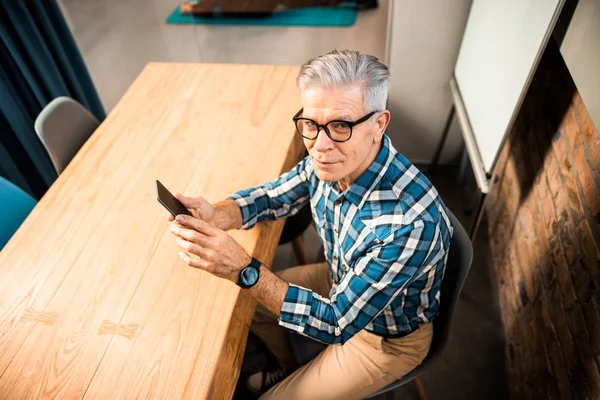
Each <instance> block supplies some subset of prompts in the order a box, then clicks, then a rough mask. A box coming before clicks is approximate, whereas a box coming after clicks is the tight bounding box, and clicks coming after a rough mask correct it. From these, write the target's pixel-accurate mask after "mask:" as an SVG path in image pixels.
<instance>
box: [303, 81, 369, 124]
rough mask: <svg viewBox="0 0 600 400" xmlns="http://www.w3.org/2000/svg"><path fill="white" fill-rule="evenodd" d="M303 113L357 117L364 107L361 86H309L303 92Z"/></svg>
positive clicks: (307, 114) (309, 116)
mask: <svg viewBox="0 0 600 400" xmlns="http://www.w3.org/2000/svg"><path fill="white" fill-rule="evenodd" d="M301 97H302V106H303V108H304V112H303V115H304V116H305V117H306V118H311V117H333V118H340V119H344V118H343V117H355V115H356V114H359V113H360V112H362V109H363V108H364V97H363V94H362V90H361V89H360V87H342V88H321V87H317V88H308V89H305V90H304V91H303V92H302V93H301Z"/></svg>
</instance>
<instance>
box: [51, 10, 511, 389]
mask: <svg viewBox="0 0 600 400" xmlns="http://www.w3.org/2000/svg"><path fill="white" fill-rule="evenodd" d="M178 2H179V0H103V1H97V0H59V3H60V5H61V8H62V9H63V12H64V13H65V16H66V18H67V22H68V23H69V25H70V26H71V29H72V30H73V33H74V36H75V40H76V41H77V44H78V45H79V47H80V50H81V52H82V54H83V56H84V59H85V61H86V63H87V66H88V68H89V70H90V73H91V75H92V78H93V80H94V82H95V84H96V87H97V89H98V92H99V94H100V98H101V100H102V102H103V104H104V106H105V109H106V110H107V112H108V111H110V110H111V109H112V107H113V106H114V105H115V103H116V102H117V101H118V99H119V98H121V96H122V95H123V93H124V92H125V90H126V89H127V88H128V87H129V85H130V84H131V83H132V82H133V80H134V79H135V78H136V76H137V75H138V74H139V72H140V71H141V69H142V68H143V67H144V65H145V64H146V63H148V62H150V61H176V62H211V63H259V64H287V65H300V64H301V63H303V62H304V61H306V60H308V59H309V58H311V57H313V56H315V55H319V54H323V53H325V52H327V51H329V50H331V49H334V48H351V49H358V50H361V51H363V52H366V53H370V54H373V55H375V56H377V57H379V58H380V59H382V60H383V59H384V57H385V37H386V26H387V8H388V0H383V1H382V0H380V7H379V9H377V10H371V11H365V12H361V13H360V14H359V16H358V19H357V22H356V24H355V25H354V26H352V27H349V28H301V27H289V28H288V27H240V26H236V27H229V26H201V25H182V26H174V25H166V24H165V23H164V20H165V18H166V17H167V16H168V15H169V14H170V12H171V11H172V10H173V9H174V8H175V6H176V5H177V3H178ZM432 181H433V182H434V184H435V186H436V187H437V188H438V190H439V191H440V193H441V194H442V197H443V198H444V199H445V201H446V203H447V204H448V206H449V207H450V209H452V210H453V211H454V213H455V214H456V215H457V216H458V217H459V218H460V219H461V220H462V221H463V224H464V225H465V226H470V219H469V217H466V216H465V215H464V214H463V212H462V210H463V207H464V204H465V197H464V195H463V194H462V192H461V191H460V190H457V184H456V171H455V170H454V169H451V168H444V169H441V170H440V172H439V173H438V174H436V175H435V176H433V177H432ZM479 231H480V234H479V236H478V239H477V240H476V241H475V243H474V247H475V260H474V263H473V267H472V270H471V273H470V275H469V277H468V279H467V282H466V285H465V288H464V290H463V294H462V296H461V298H460V300H459V304H458V307H457V311H456V315H455V318H454V325H453V329H452V334H451V336H450V341H449V343H448V346H447V349H446V351H445V353H444V355H443V357H442V359H441V360H440V361H439V362H438V363H437V364H436V365H434V366H433V367H432V368H431V370H429V371H427V372H426V373H425V375H424V376H423V377H422V380H423V383H424V386H425V389H426V391H427V394H428V397H429V399H432V400H436V399H449V400H453V399H504V398H507V396H508V394H507V393H508V391H507V382H506V375H505V372H504V371H505V365H504V337H503V328H502V322H501V319H500V314H499V309H498V303H497V298H496V294H495V293H496V291H495V287H494V280H493V278H492V274H491V267H490V264H489V262H488V259H489V257H488V256H487V251H488V247H487V246H488V245H487V243H488V241H487V237H486V235H485V232H486V231H487V230H486V228H485V226H482V227H481V229H480V230H479ZM304 240H305V243H306V247H307V250H308V253H309V258H310V259H311V260H316V259H317V258H318V257H319V251H320V243H319V239H318V237H317V236H316V232H315V231H314V230H312V228H309V230H307V232H306V233H305V234H304ZM295 263H296V261H295V257H294V255H293V251H292V249H291V245H289V244H288V245H284V246H281V247H280V248H279V250H278V252H277V254H276V257H275V261H274V263H273V265H274V267H275V269H278V268H286V267H289V266H293V265H294V264H295ZM379 399H380V400H383V399H388V400H389V399H417V395H416V391H415V389H414V387H413V386H411V385H409V386H407V387H403V388H400V389H398V390H396V391H394V392H393V393H391V394H386V395H382V396H379Z"/></svg>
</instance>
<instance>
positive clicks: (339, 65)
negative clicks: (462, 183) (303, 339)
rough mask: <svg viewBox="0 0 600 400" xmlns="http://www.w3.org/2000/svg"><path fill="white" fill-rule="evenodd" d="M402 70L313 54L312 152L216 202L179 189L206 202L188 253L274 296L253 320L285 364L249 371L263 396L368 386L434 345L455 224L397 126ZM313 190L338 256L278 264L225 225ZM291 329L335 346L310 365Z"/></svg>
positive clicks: (258, 217) (250, 220)
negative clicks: (394, 101) (394, 81)
mask: <svg viewBox="0 0 600 400" xmlns="http://www.w3.org/2000/svg"><path fill="white" fill-rule="evenodd" d="M389 75H390V74H389V71H388V68H387V67H386V66H385V65H383V64H382V63H380V62H379V61H378V60H377V58H375V57H373V56H368V55H364V54H360V53H358V52H355V51H333V52H331V53H329V54H326V55H323V56H320V57H316V58H314V59H312V60H310V61H308V62H307V63H306V64H304V65H303V66H302V68H301V70H300V74H299V75H298V79H297V85H298V89H299V91H300V96H301V99H302V106H303V108H302V109H301V110H300V111H298V113H297V114H296V115H295V116H294V117H293V121H294V124H295V125H296V130H297V131H298V133H299V134H300V135H302V137H303V138H304V144H305V146H306V149H307V150H308V153H309V156H308V157H306V158H305V159H304V160H302V161H301V162H300V163H299V164H298V165H296V167H295V168H294V169H292V170H291V171H289V172H287V173H285V174H283V175H282V176H280V177H279V178H278V179H276V180H274V181H272V182H268V183H265V184H264V185H261V186H257V187H253V188H250V189H246V190H242V191H240V192H238V193H235V194H233V195H232V196H230V197H229V198H228V199H227V200H225V201H222V202H219V203H217V204H215V205H210V204H209V203H208V202H206V201H205V200H204V199H202V198H188V197H184V196H181V195H177V198H178V199H179V200H180V201H181V202H182V203H183V204H184V205H185V206H186V207H188V208H189V209H190V210H191V211H192V214H193V215H194V217H188V216H183V215H180V216H178V217H177V219H176V221H173V222H172V226H171V229H172V232H173V234H175V235H176V236H177V242H178V243H179V245H180V246H181V247H182V248H183V250H184V252H180V256H181V258H182V259H183V261H184V262H185V263H187V264H188V265H190V266H192V267H196V268H201V269H204V270H206V271H209V272H210V273H212V274H215V275H216V276H219V277H221V278H224V279H229V280H231V281H233V282H235V283H237V284H238V285H240V286H241V287H243V288H244V290H247V291H248V293H250V294H251V295H252V296H253V297H254V298H256V299H257V300H258V301H259V302H260V304H261V305H262V307H260V306H259V307H258V309H257V312H256V315H255V317H254V320H253V324H252V326H251V330H252V331H253V332H254V333H255V334H256V335H257V336H258V337H260V338H261V339H262V340H263V341H264V342H265V343H266V344H267V346H268V347H269V349H270V350H271V351H272V353H273V354H274V355H275V357H276V358H277V360H278V361H279V368H278V369H276V370H272V371H263V372H259V373H257V374H255V375H253V376H251V377H250V378H249V380H248V385H249V387H250V388H251V389H253V390H255V391H256V392H259V393H265V392H266V393H265V394H264V395H263V397H261V398H265V399H266V398H282V399H311V400H312V399H359V398H363V397H365V396H367V395H369V394H371V393H374V392H376V391H377V390H379V389H381V388H383V387H385V386H386V385H388V384H389V383H391V382H393V381H395V380H397V379H399V378H401V377H402V376H403V375H405V374H407V373H408V372H410V371H411V370H412V369H414V368H415V367H416V366H418V365H419V364H420V363H421V361H422V360H423V359H424V358H425V356H426V355H427V352H428V350H429V346H430V344H431V338H432V334H433V327H432V323H431V322H432V321H433V320H434V318H435V316H436V314H437V312H438V308H439V300H440V284H441V280H442V276H443V275H444V268H445V263H446V259H447V254H448V247H449V245H450V238H451V236H452V226H451V224H450V220H449V217H448V211H447V209H446V206H445V205H444V203H443V202H442V200H441V199H440V197H439V195H438V193H437V191H436V190H435V188H434V187H433V186H432V185H431V183H430V182H429V181H428V180H427V178H426V177H425V176H424V175H423V174H422V173H421V172H419V170H417V169H416V168H415V167H414V166H413V165H412V164H411V163H410V162H409V161H408V160H407V159H406V158H405V157H404V156H402V155H401V154H399V153H398V152H397V151H396V150H395V149H394V147H393V146H392V143H391V142H390V139H389V138H388V137H387V136H386V134H385V132H386V128H387V126H388V123H389V121H390V112H389V111H388V110H386V109H385V108H386V100H387V92H388V79H389ZM308 203H310V207H311V209H312V214H313V218H314V220H315V223H316V227H317V231H318V234H319V236H320V238H321V241H322V243H323V246H324V248H325V256H326V259H327V262H326V263H323V264H316V265H303V266H298V267H295V268H290V269H286V270H283V271H282V272H281V273H278V274H275V273H272V272H271V271H270V270H269V268H265V267H264V266H263V265H262V264H261V263H260V261H259V260H256V259H254V258H252V257H251V256H250V255H249V254H247V253H246V252H245V251H244V249H243V248H242V247H241V246H240V245H239V244H238V243H236V242H235V240H233V239H232V238H231V237H230V236H229V235H228V234H227V233H226V232H225V231H227V230H229V229H249V228H251V227H253V226H254V225H255V224H256V223H257V222H259V221H263V220H272V219H277V218H284V217H287V216H290V215H293V214H294V213H296V212H298V211H299V210H300V209H301V208H302V207H303V206H305V205H307V204H308ZM171 220H172V217H171ZM286 329H288V330H291V331H295V332H298V333H300V334H302V335H306V336H309V337H311V338H313V339H315V340H318V341H321V342H323V343H326V344H330V346H328V347H327V348H326V349H325V350H324V351H323V352H322V353H321V354H319V355H318V356H317V357H316V358H315V359H314V360H312V361H311V362H310V363H308V364H307V365H305V366H303V367H302V368H299V369H297V365H296V360H295V358H294V354H293V352H292V348H291V346H290V341H289V337H288V334H287V332H286ZM294 370H295V371H294Z"/></svg>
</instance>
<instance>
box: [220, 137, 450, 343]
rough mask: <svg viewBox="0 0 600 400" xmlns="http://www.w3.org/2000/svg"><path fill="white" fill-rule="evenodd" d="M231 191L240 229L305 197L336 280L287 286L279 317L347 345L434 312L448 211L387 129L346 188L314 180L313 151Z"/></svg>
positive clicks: (403, 331) (397, 332) (396, 330)
mask: <svg viewBox="0 0 600 400" xmlns="http://www.w3.org/2000/svg"><path fill="white" fill-rule="evenodd" d="M229 198H230V199H233V200H234V201H235V202H236V203H237V205H238V206H239V207H240V209H241V211H242V217H243V227H242V228H243V229H249V228H251V227H253V226H254V225H255V224H256V223H257V222H259V221H263V220H269V219H271V220H272V219H277V218H284V217H287V216H290V215H293V214H295V213H296V212H298V211H299V210H300V209H301V208H302V207H303V206H305V205H307V203H309V202H310V206H311V209H312V215H313V218H314V220H315V223H316V227H317V231H318V233H319V236H320V238H321V242H322V243H323V246H324V248H325V257H326V259H327V262H328V264H329V266H330V273H331V277H332V281H333V284H332V287H331V291H330V292H329V298H324V297H322V296H320V295H318V294H317V293H315V292H313V291H311V290H309V289H306V288H302V287H299V286H296V285H292V284H290V285H289V289H288V292H287V294H286V296H285V300H284V302H283V306H282V307H281V313H280V317H279V324H280V325H282V326H284V327H286V328H288V329H291V330H293V331H296V332H299V333H301V334H303V335H306V336H310V337H312V338H314V339H316V340H319V341H321V342H324V343H329V344H343V343H344V342H346V341H347V340H348V339H350V338H351V337H352V336H353V335H354V334H356V333H357V332H358V331H360V330H361V329H367V330H368V331H370V332H373V333H375V334H377V335H381V336H391V337H400V336H404V335H407V334H408V333H410V332H412V331H414V330H415V329H417V327H418V326H419V325H420V324H423V323H426V322H429V321H432V320H433V318H434V317H435V316H436V314H437V312H438V308H439V303H440V285H441V281H442V277H443V275H444V268H445V265H446V259H447V254H448V247H449V245H450V238H451V236H452V226H451V223H450V219H449V216H448V211H447V210H446V206H445V205H444V203H443V202H442V199H441V198H440V196H439V194H438V192H437V191H436V189H435V188H434V187H433V186H432V185H431V183H430V182H429V180H428V179H427V178H426V177H425V176H424V175H423V174H422V173H421V172H420V171H419V170H418V169H417V168H415V167H414V166H413V165H412V164H411V163H410V162H409V161H408V160H407V159H406V158H405V157H404V156H402V155H401V154H399V153H398V152H397V151H396V150H395V149H394V147H393V146H392V144H391V142H390V139H389V138H388V137H387V136H386V135H384V138H383V146H382V149H381V151H380V152H379V154H378V155H377V158H376V159H375V161H374V162H373V163H372V164H371V166H369V168H368V169H367V170H366V171H365V172H364V173H363V174H362V175H361V176H360V177H359V178H358V179H357V180H356V182H354V183H353V184H352V185H350V186H349V187H348V188H347V189H346V190H345V191H343V192H340V188H339V184H338V183H337V182H322V181H321V180H319V178H318V177H317V175H316V173H315V171H314V168H313V165H312V160H311V158H310V156H309V157H306V158H305V159H304V160H302V161H301V162H300V163H299V164H298V165H296V167H295V168H294V169H292V170H291V171H290V172H287V173H285V174H283V175H281V176H280V177H279V178H278V179H276V180H274V181H272V182H268V183H266V184H264V185H261V186H256V187H253V188H250V189H246V190H242V191H240V192H237V193H235V194H234V195H232V196H230V197H229Z"/></svg>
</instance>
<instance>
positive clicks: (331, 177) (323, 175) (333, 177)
mask: <svg viewBox="0 0 600 400" xmlns="http://www.w3.org/2000/svg"><path fill="white" fill-rule="evenodd" d="M315 173H316V174H317V177H318V178H319V180H320V181H323V182H337V181H339V180H340V178H339V177H338V176H337V174H333V173H331V172H329V171H321V170H319V169H318V168H315Z"/></svg>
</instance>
